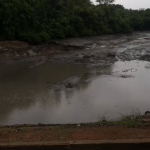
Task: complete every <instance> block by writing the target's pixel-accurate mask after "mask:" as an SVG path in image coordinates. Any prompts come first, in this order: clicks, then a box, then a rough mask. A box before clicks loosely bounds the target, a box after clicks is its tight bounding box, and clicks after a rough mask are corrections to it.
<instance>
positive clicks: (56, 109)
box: [0, 61, 150, 125]
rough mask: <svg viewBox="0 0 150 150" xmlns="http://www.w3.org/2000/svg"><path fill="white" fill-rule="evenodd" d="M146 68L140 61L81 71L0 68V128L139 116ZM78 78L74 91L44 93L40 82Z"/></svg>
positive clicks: (145, 102)
mask: <svg viewBox="0 0 150 150" xmlns="http://www.w3.org/2000/svg"><path fill="white" fill-rule="evenodd" d="M16 65H17V66H16ZM147 66H149V63H148V62H141V61H131V62H117V63H115V64H114V65H112V66H111V67H108V68H92V69H90V68H89V69H88V70H87V71H86V72H85V70H84V67H83V66H79V65H60V64H58V65H54V64H50V63H46V64H43V65H41V66H38V67H35V68H32V69H29V64H24V63H23V64H19V65H18V64H13V65H8V66H0V83H1V86H0V124H1V125H6V124H7V125H10V124H36V123H46V124H48V123H81V122H95V121H98V119H99V118H98V117H99V116H103V115H105V116H106V117H109V118H112V119H114V118H117V117H118V116H119V113H128V112H130V111H132V109H133V108H138V109H139V110H140V111H142V112H144V111H146V110H149V106H150V101H149V97H150V92H149V89H150V76H149V74H150V69H148V67H147ZM22 68H23V69H22ZM81 74H82V76H81V78H80V80H79V84H77V85H76V86H75V87H74V88H62V89H61V88H59V89H55V88H47V83H46V82H50V83H57V82H58V83H60V82H62V81H64V80H65V79H67V78H69V77H72V76H80V75H81ZM50 86H53V84H51V85H50Z"/></svg>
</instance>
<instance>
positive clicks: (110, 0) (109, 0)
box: [96, 0, 115, 4]
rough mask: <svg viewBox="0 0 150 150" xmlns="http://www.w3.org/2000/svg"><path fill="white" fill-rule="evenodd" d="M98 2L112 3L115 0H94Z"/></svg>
mask: <svg viewBox="0 0 150 150" xmlns="http://www.w3.org/2000/svg"><path fill="white" fill-rule="evenodd" d="M96 2H98V3H99V4H112V3H114V2H115V0H96Z"/></svg>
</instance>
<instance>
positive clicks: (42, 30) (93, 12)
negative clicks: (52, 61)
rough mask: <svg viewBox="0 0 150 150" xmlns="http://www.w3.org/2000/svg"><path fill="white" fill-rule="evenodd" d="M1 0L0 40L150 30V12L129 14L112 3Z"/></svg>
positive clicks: (107, 0) (37, 40)
mask: <svg viewBox="0 0 150 150" xmlns="http://www.w3.org/2000/svg"><path fill="white" fill-rule="evenodd" d="M97 1H98V2H99V5H93V4H92V3H91V2H90V0H0V40H23V41H28V42H32V43H40V42H46V41H49V40H50V39H55V38H67V37H78V36H91V35H101V34H113V33H120V32H121V33H130V32H132V31H133V30H150V9H147V10H144V9H143V10H142V9H141V10H127V9H125V8H124V7H123V6H121V5H114V4H110V3H112V2H113V0H97Z"/></svg>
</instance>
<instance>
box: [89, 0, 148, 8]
mask: <svg viewBox="0 0 150 150" xmlns="http://www.w3.org/2000/svg"><path fill="white" fill-rule="evenodd" d="M91 1H92V2H95V1H96V0H91ZM115 1H116V2H115V3H116V4H121V5H123V6H124V7H125V8H132V9H139V8H150V0H115Z"/></svg>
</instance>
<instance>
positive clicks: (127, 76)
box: [120, 74, 134, 78]
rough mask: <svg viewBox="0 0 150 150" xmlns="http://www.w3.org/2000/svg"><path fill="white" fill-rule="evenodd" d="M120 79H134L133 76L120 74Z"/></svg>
mask: <svg viewBox="0 0 150 150" xmlns="http://www.w3.org/2000/svg"><path fill="white" fill-rule="evenodd" d="M120 77H121V78H134V76H132V75H126V74H122V75H120Z"/></svg>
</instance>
